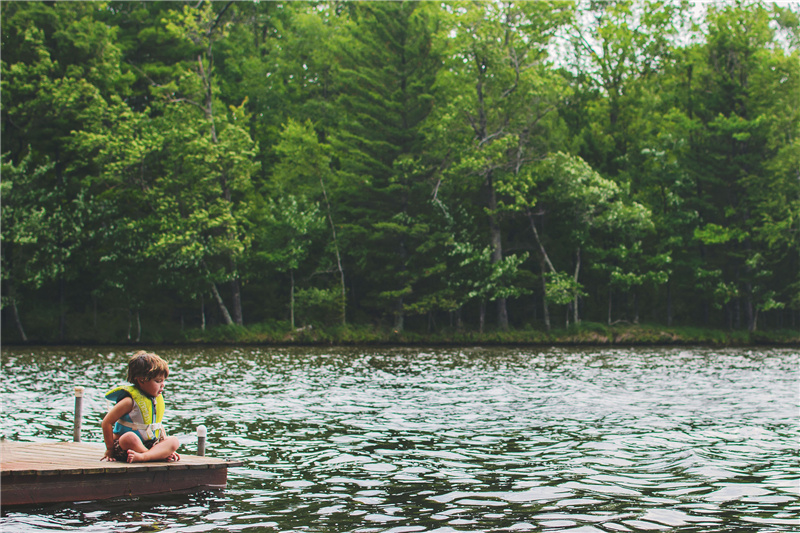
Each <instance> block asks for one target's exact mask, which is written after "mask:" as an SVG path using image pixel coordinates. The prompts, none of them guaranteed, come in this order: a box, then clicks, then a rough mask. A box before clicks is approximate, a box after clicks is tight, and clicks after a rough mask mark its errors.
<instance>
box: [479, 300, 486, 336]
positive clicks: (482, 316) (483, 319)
mask: <svg viewBox="0 0 800 533" xmlns="http://www.w3.org/2000/svg"><path fill="white" fill-rule="evenodd" d="M485 323H486V302H484V301H483V300H481V311H480V319H479V324H480V328H479V329H478V331H479V332H480V333H483V325H484V324H485Z"/></svg>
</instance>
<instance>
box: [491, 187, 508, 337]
mask: <svg viewBox="0 0 800 533" xmlns="http://www.w3.org/2000/svg"><path fill="white" fill-rule="evenodd" d="M486 181H487V184H488V186H489V232H490V234H491V235H490V238H491V241H492V243H491V244H492V264H497V263H499V262H500V261H502V260H503V239H502V237H503V236H502V233H501V232H500V225H499V224H498V223H497V217H496V216H495V211H496V210H497V193H496V192H495V190H494V183H493V182H492V175H491V172H490V173H489V176H487V179H486ZM496 301H497V325H498V326H499V327H500V329H501V330H503V331H508V305H507V302H506V299H505V298H498V299H497V300H496Z"/></svg>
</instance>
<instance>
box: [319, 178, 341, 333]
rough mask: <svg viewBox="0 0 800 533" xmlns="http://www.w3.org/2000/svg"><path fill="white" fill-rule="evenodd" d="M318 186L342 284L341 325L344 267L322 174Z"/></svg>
mask: <svg viewBox="0 0 800 533" xmlns="http://www.w3.org/2000/svg"><path fill="white" fill-rule="evenodd" d="M319 186H320V188H322V197H323V198H324V199H325V207H326V208H327V212H328V222H329V223H330V225H331V234H332V235H333V250H334V252H335V253H336V266H337V267H338V269H339V281H340V282H341V285H342V303H341V305H342V325H343V326H346V325H347V292H346V290H345V285H344V268H342V256H341V254H340V253H339V240H338V239H337V238H336V225H335V224H334V223H333V215H332V214H331V203H330V202H329V201H328V192H327V191H326V190H325V182H324V181H323V180H322V176H321V175H320V177H319Z"/></svg>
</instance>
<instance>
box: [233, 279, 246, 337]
mask: <svg viewBox="0 0 800 533" xmlns="http://www.w3.org/2000/svg"><path fill="white" fill-rule="evenodd" d="M231 294H232V295H233V321H234V322H235V323H236V324H237V325H239V326H244V316H243V315H242V285H241V283H240V282H239V278H238V277H235V278H234V279H232V280H231Z"/></svg>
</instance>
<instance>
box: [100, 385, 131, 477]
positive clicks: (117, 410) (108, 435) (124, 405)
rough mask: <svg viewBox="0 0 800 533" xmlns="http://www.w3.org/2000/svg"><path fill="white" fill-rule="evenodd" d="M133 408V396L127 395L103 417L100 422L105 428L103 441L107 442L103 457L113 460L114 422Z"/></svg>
mask: <svg viewBox="0 0 800 533" xmlns="http://www.w3.org/2000/svg"><path fill="white" fill-rule="evenodd" d="M132 410H133V398H131V397H130V396H127V397H125V398H122V399H121V400H120V401H118V402H117V404H116V405H115V406H114V407H112V408H111V409H110V410H109V411H108V413H106V416H105V417H103V421H102V422H101V423H100V427H102V428H103V442H105V444H106V454H105V455H104V456H103V459H107V460H109V461H113V457H112V453H113V450H114V424H115V423H116V422H117V420H119V419H120V418H122V416H123V415H126V414H128V413H130V412H131V411H132Z"/></svg>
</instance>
